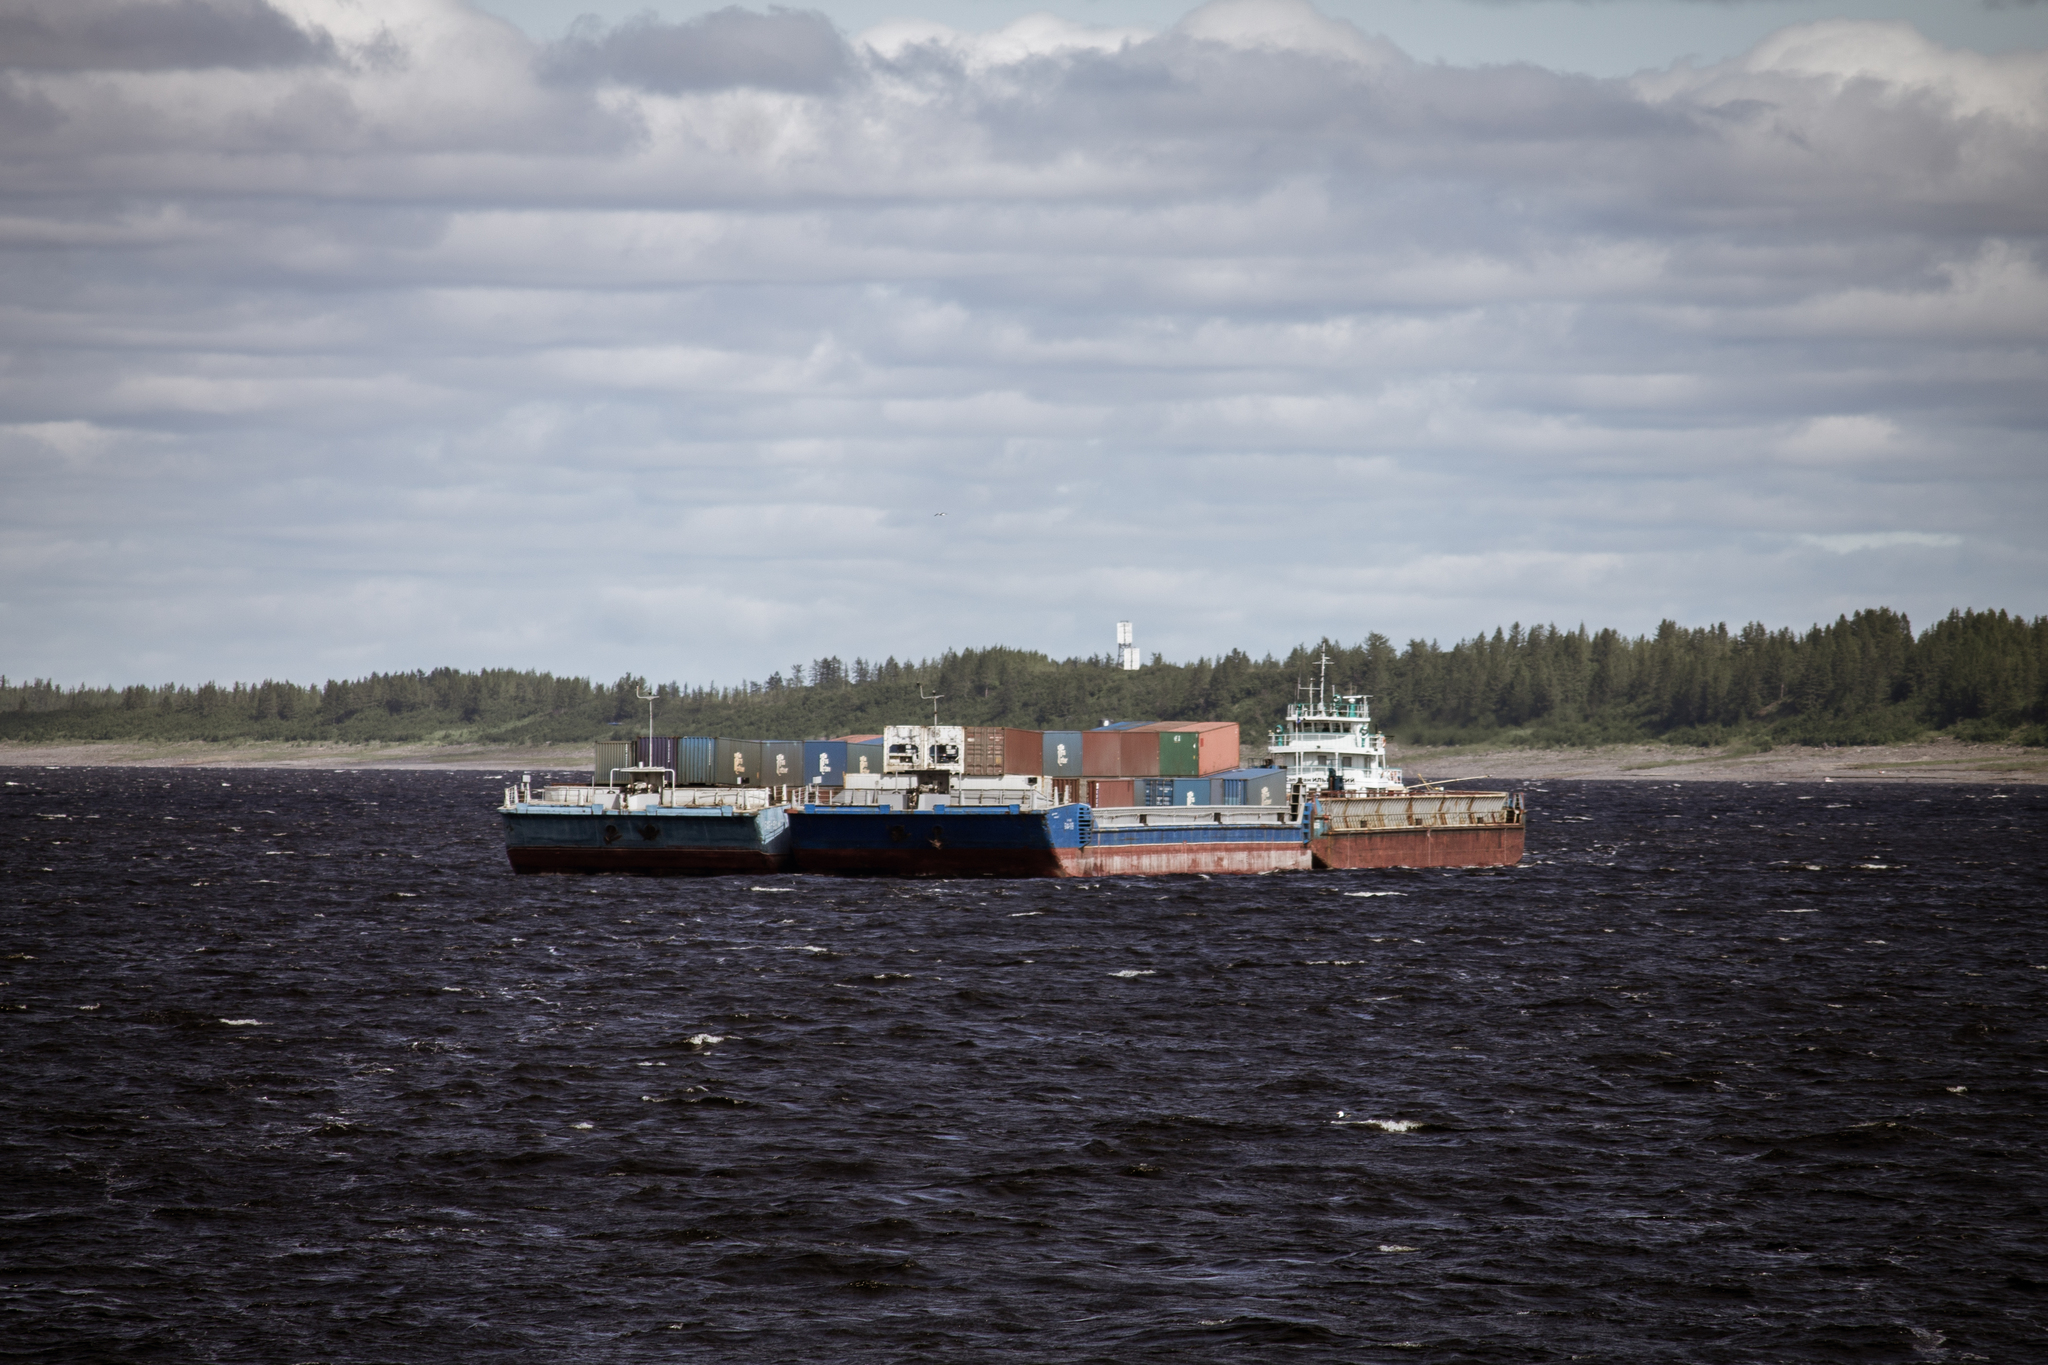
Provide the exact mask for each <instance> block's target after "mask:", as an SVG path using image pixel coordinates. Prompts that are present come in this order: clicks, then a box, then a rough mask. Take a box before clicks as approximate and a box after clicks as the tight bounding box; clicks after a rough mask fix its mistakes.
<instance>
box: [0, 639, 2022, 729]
mask: <svg viewBox="0 0 2048 1365" xmlns="http://www.w3.org/2000/svg"><path fill="white" fill-rule="evenodd" d="M1325 649H1327V651H1328V653H1329V655H1330V658H1331V661H1332V664H1331V681H1332V682H1333V683H1335V684H1338V685H1339V686H1341V688H1342V690H1344V691H1347V692H1366V693H1370V694H1372V695H1373V697H1374V698H1375V701H1374V714H1375V716H1376V718H1377V719H1378V720H1379V721H1380V722H1381V724H1383V725H1384V726H1385V727H1386V728H1387V729H1388V730H1389V731H1390V732H1391V733H1393V734H1394V735H1395V736H1396V737H1397V738H1399V739H1402V740H1404V741H1407V742H1409V743H1414V744H1475V743H1502V742H1505V743H1512V744H1530V745H1543V746H1555V745H1583V744H1603V743H1624V742H1639V741H1642V740H1646V739H1660V738H1661V739H1664V740H1667V741H1669V742H1673V743H1679V744H1699V745H1709V744H1727V743H1747V744H1751V745H1755V746H1759V747H1761V746H1766V745H1769V744H1771V743H1774V742H1775V743H1796V744H1883V743H1893V742H1897V741H1900V740H1905V739H1911V738H1913V737H1914V736H1916V735H1920V734H1924V733H1926V732H1928V731H1942V732H1944V733H1947V734H1950V735H1953V736H1955V737H1957V738H1961V739H1967V740H2012V739H2017V740H2019V741H2021V742H2023V743H2029V744H2043V743H2048V616H2044V617H2036V618H2034V619H2033V620H2031V621H2029V620H2027V619H2025V618H2024V617H2020V616H2008V615H2007V614H2006V613H2005V612H2002V611H1998V612H1978V611H1957V612H1951V613H1950V614H1949V615H1948V616H1947V617H1946V618H1945V619H1943V620H1942V621H1940V622H1938V623H1936V624H1935V625H1934V626H1933V627H1931V628H1930V629H1928V630H1926V631H1924V632H1922V633H1921V634H1920V635H1919V636H1917V637H1916V636H1915V635H1914V634H1913V631H1912V628H1911V626H1910V625H1909V624H1908V622H1907V620H1906V618H1905V617H1904V616H1902V615H1900V614H1898V613H1896V612H1893V611H1891V610H1889V609H1886V608H1876V609H1873V610H1870V611H1859V612H1857V613H1856V614H1855V615H1854V616H1846V617H1842V618H1839V619H1837V620H1836V621H1835V622H1834V623H1833V624H1831V625H1826V626H1815V627H1814V628H1813V629H1811V630H1809V631H1807V632H1805V633H1804V634H1798V633H1795V632H1793V631H1790V630H1778V631H1770V630H1766V629H1765V628H1764V627H1762V626H1760V625H1750V626H1746V627H1744V628H1743V629H1741V630H1740V631H1730V630H1729V629H1728V627H1727V626H1725V625H1720V626H1708V627H1702V628H1697V629H1687V628H1684V627H1681V626H1679V625H1677V624H1676V623H1674V622H1669V621H1667V622H1665V623H1664V624H1663V625H1662V626H1661V627H1659V628H1658V630H1657V633H1656V634H1654V635H1649V636H1638V637H1629V636H1625V635H1621V634H1619V633H1618V632H1616V631H1612V630H1601V631H1596V632H1589V631H1587V630H1586V629H1585V628H1584V627H1581V628H1579V629H1578V630H1559V629H1557V628H1556V627H1554V626H1534V627H1530V628H1528V629H1524V628H1523V627H1521V626H1520V625H1516V626H1514V627H1511V628H1509V629H1507V630H1496V631H1494V633H1493V634H1492V635H1490V636H1487V635H1480V636H1475V637H1474V638H1472V639H1470V640H1463V641H1460V642H1459V643H1457V644H1455V645H1453V646H1451V647H1450V648H1449V649H1443V648H1439V647H1438V646H1437V645H1436V644H1435V643H1433V642H1429V641H1422V640H1416V641H1411V642H1410V643H1409V645H1408V647H1407V648H1406V649H1405V650H1396V649H1395V648H1394V647H1393V645H1392V644H1391V642H1389V641H1388V640H1387V639H1386V637H1384V636H1382V635H1377V634H1374V635H1368V636H1367V637H1366V638H1365V639H1364V640H1363V641H1362V642H1360V643H1357V644H1353V645H1342V644H1339V643H1337V642H1335V641H1325V642H1322V643H1320V644H1318V645H1310V646H1301V647H1298V648H1296V649H1294V650H1293V651H1292V652H1290V653H1289V654H1288V655H1287V657H1286V658H1284V659H1276V658H1273V657H1271V656H1270V655H1269V656H1268V657H1266V658H1264V659H1253V658H1251V657H1250V656H1249V655H1247V654H1245V653H1244V652H1243V651H1241V650H1234V651H1232V652H1231V653H1229V654H1226V655H1223V656H1222V657H1220V658H1217V659H1198V660H1196V661H1195V662H1193V663H1187V664H1170V663H1166V662H1164V661H1162V660H1158V659H1155V660H1154V662H1153V663H1151V664H1150V665H1148V666H1147V667H1145V668H1143V669H1141V670H1139V671H1137V672H1134V673H1127V672H1125V671H1123V670H1122V669H1121V668H1119V667H1117V666H1116V664H1115V662H1114V661H1113V660H1112V659H1111V658H1109V657H1107V656H1103V657H1096V658H1086V659H1066V660H1055V659H1052V658H1049V657H1047V656H1046V655H1044V654H1039V653H1034V652H1031V651H1027V650H1019V649H1008V648H1000V647H998V648H992V649H967V650H959V651H948V652H947V653H946V654H945V655H943V656H942V657H940V658H937V659H927V660H924V661H921V662H918V663H899V662H897V661H896V660H895V659H887V660H885V661H883V662H881V663H879V664H875V663H870V662H869V661H867V660H865V659H856V660H854V662H853V664H852V665H851V666H850V667H849V666H847V665H845V664H844V663H842V661H840V660H839V659H836V658H828V659H817V660H814V661H812V662H811V663H810V664H808V665H796V666H793V667H792V668H791V669H790V672H789V674H788V675H787V676H785V675H783V674H781V673H777V674H775V675H773V676H771V677H769V678H768V679H766V680H765V681H760V682H752V681H749V682H743V683H741V684H738V685H736V686H731V687H689V686H679V685H677V684H675V683H667V684H663V685H661V686H660V687H659V689H658V690H659V692H660V700H659V701H658V702H657V703H656V705H655V725H656V727H657V728H658V729H659V730H661V731H662V732H663V733H669V734H677V733H680V734H722V735H732V736H736V737H749V736H762V737H780V738H804V737H810V736H818V735H831V734H845V733H854V732H871V731H876V730H879V729H880V728H881V727H882V726H883V725H887V724H901V723H905V722H913V721H916V720H918V719H920V718H922V717H925V716H928V715H929V714H930V709H931V708H930V706H929V704H928V703H924V702H921V701H920V700H919V696H918V694H919V690H920V689H921V688H922V689H924V690H926V691H936V692H939V693H943V694H944V696H945V701H944V702H942V703H941V719H942V720H944V721H946V722H948V723H951V724H967V725H1020V726H1027V727H1031V728H1038V729H1052V728H1074V729H1081V728H1086V727H1088V726H1092V725H1098V724H1100V723H1101V722H1102V720H1103V719H1104V718H1105V717H1116V718H1120V719H1143V720H1212V719H1215V720H1235V721H1237V722H1238V723H1239V724H1241V725H1242V726H1244V729H1245V738H1246V739H1247V740H1250V741H1255V740H1256V739H1257V738H1258V737H1260V736H1262V735H1263V734H1264V733H1265V732H1266V730H1267V729H1268V728H1269V727H1270V726H1271V725H1272V724H1273V722H1274V721H1275V720H1276V719H1277V718H1278V717H1279V715H1280V714H1281V709H1282V708H1283V707H1284V706H1285V705H1286V704H1287V703H1288V702H1289V701H1291V700H1293V699H1294V698H1295V696H1296V692H1295V689H1296V687H1297V685H1298V684H1299V683H1301V682H1303V681H1304V680H1306V679H1307V678H1308V677H1309V675H1310V673H1311V671H1312V670H1313V668H1314V667H1315V660H1316V659H1317V657H1318V656H1319V655H1320V654H1321V653H1322V652H1323V651H1324V650H1325ZM652 690H657V689H655V688H651V687H649V685H648V684H647V682H646V680H645V679H642V678H636V677H625V678H620V679H618V680H617V681H615V682H613V683H610V684H598V683H593V682H591V681H590V680H588V679H585V678H557V677H555V676H553V675H552V674H547V673H535V672H516V671H513V670H510V669H488V670H484V671H482V672H463V671H461V670H457V669H447V668H443V669H435V670H434V671H432V672H415V673H384V674H375V673H373V674H371V675H370V676H369V677H366V678H357V679H353V680H349V681H329V682H327V683H326V684H324V685H322V686H319V687H302V686H298V685H296V684H293V683H289V682H273V681H265V682H261V683H255V684H248V683H235V684H233V685H231V686H221V685H217V684H214V683H207V684H205V685H204V686H201V687H187V686H179V685H176V684H167V685H165V686H162V687H148V686H135V687H126V688H72V689H66V688H63V687H60V686H58V685H57V684H55V683H53V682H47V681H43V680H34V681H30V682H27V683H14V682H10V681H9V680H7V679H6V678H4V677H0V740H12V741H18V742H37V741H44V742H50V741H69V742H77V741H90V740H126V741H131V742H134V741H141V742H168V741H179V740H206V741H237V740H261V741H339V742H344V743H380V742H381V743H389V742H405V741H410V742H428V743H433V742H447V743H456V742H460V743H487V744H532V743H548V742H583V741H588V740H590V739H593V738H598V737H602V736H604V735H606V734H610V733H616V731H614V730H613V728H612V727H613V726H614V725H615V724H617V725H619V726H620V727H621V728H626V729H631V730H637V729H639V728H640V727H641V726H642V725H644V724H645V721H646V716H647V707H646V703H644V702H641V701H639V700H637V699H636V696H635V694H636V693H638V692H641V691H652Z"/></svg>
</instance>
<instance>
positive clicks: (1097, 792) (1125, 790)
mask: <svg viewBox="0 0 2048 1365" xmlns="http://www.w3.org/2000/svg"><path fill="white" fill-rule="evenodd" d="M1136 786H1137V784H1136V783H1134V782H1132V781H1131V780H1130V779H1129V778H1127V777H1125V778H1111V779H1109V780H1107V781H1103V782H1094V781H1090V780H1088V779H1087V778H1083V779H1082V780H1081V790H1082V792H1083V799H1084V800H1086V801H1087V803H1088V804H1089V805H1091V806H1135V805H1136V804H1138V798H1137V794H1136Z"/></svg>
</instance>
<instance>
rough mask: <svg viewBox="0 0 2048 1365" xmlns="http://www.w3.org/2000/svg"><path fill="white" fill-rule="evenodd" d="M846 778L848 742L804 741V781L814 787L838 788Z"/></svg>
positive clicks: (837, 740)
mask: <svg viewBox="0 0 2048 1365" xmlns="http://www.w3.org/2000/svg"><path fill="white" fill-rule="evenodd" d="M845 778H846V741H845V740H843V739H807V740H805V741H804V781H805V782H808V783H809V784H810V785H811V786H813V787H837V786H841V785H843V783H844V781H845Z"/></svg>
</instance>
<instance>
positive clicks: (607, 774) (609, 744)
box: [590, 739, 633, 787]
mask: <svg viewBox="0 0 2048 1365" xmlns="http://www.w3.org/2000/svg"><path fill="white" fill-rule="evenodd" d="M632 766H633V741H632V740H630V739H601V740H599V741H598V742H597V759H596V761H595V762H594V763H593V764H592V765H591V773H590V785H591V786H593V787H609V786H610V785H611V784H612V770H613V769H614V768H630V767H632ZM620 780H621V781H624V779H623V778H621V779H620Z"/></svg>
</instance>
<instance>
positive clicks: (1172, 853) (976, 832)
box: [790, 806, 1313, 878]
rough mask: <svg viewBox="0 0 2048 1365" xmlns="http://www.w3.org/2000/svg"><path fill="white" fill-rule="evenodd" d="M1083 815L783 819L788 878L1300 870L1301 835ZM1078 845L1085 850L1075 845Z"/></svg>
mask: <svg viewBox="0 0 2048 1365" xmlns="http://www.w3.org/2000/svg"><path fill="white" fill-rule="evenodd" d="M1084 810H1085V808H1084V807H1076V806H1062V807H1057V808H1054V809H1052V810H1041V811H1022V810H1015V809H1011V810H1008V811H1005V810H1002V809H1000V808H996V809H983V810H975V809H972V808H966V809H956V810H952V811H946V812H924V811H920V812H915V813H896V812H888V811H847V810H831V809H821V808H815V807H813V808H808V809H804V810H801V811H792V812H791V813H790V830H791V834H792V839H793V844H794V856H795V860H796V870H797V871H799V872H816V873H824V874H827V875H831V876H868V877H1068V878H1072V877H1143V876H1195V875H1201V876H1216V875H1238V876H1241V875H1256V874H1259V873H1265V872H1293V871H1300V872H1306V871H1308V870H1309V869H1310V868H1311V866H1313V863H1312V861H1311V859H1310V857H1309V851H1308V843H1307V840H1306V839H1305V838H1304V837H1303V836H1304V831H1302V830H1301V829H1300V828H1298V827H1293V828H1286V827H1282V828H1274V827H1265V828H1245V827H1240V828H1231V829H1215V830H1211V829H1207V828H1202V829H1193V828H1176V827H1161V826H1153V827H1148V828H1145V829H1138V830H1114V831H1111V830H1097V831H1095V832H1094V833H1093V834H1092V835H1088V834H1085V833H1084V832H1083V829H1084V826H1085V823H1086V817H1085V816H1084V814H1083V812H1084ZM1084 841H1085V842H1084Z"/></svg>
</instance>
